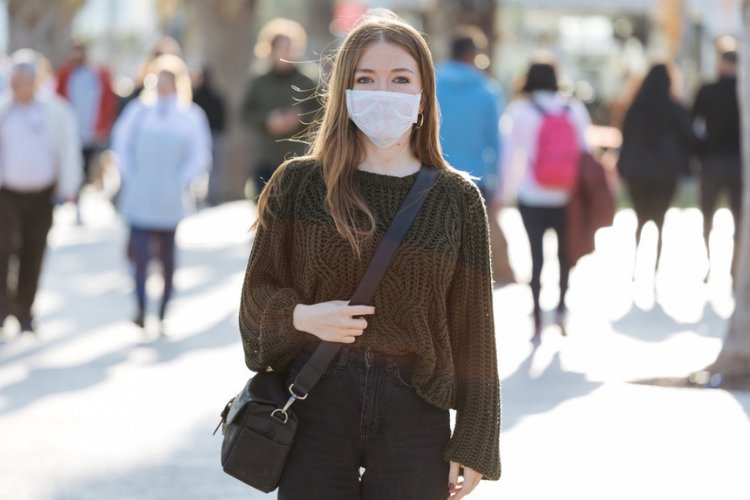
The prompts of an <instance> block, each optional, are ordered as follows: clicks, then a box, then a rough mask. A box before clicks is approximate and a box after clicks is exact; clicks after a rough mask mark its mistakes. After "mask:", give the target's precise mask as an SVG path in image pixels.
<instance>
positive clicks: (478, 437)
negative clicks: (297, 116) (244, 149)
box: [239, 10, 500, 500]
mask: <svg viewBox="0 0 750 500" xmlns="http://www.w3.org/2000/svg"><path fill="white" fill-rule="evenodd" d="M327 89H328V91H327V95H328V99H327V101H326V107H325V108H324V115H323V117H322V121H321V124H320V128H319V130H318V131H317V135H316V136H315V140H314V142H313V144H312V145H311V149H310V155H309V156H305V157H302V158H298V159H292V160H289V161H287V162H286V163H284V164H283V165H282V166H280V167H279V169H278V170H276V172H275V173H274V175H273V176H272V177H271V180H270V181H269V183H268V184H267V185H266V187H265V189H264V190H263V192H262V193H261V195H260V199H259V200H258V217H259V218H258V222H257V233H256V236H255V240H254V243H253V249H252V252H251V254H250V258H249V261H248V267H247V274H246V277H245V282H244V285H243V290H242V297H241V304H240V316H239V320H240V332H241V335H242V344H243V347H244V351H245V361H246V364H247V366H248V368H250V369H251V370H253V371H259V370H266V369H267V368H269V367H271V368H272V369H273V370H276V371H282V372H283V371H288V372H289V379H288V380H290V381H293V380H294V377H295V376H296V372H297V371H298V370H299V369H300V368H301V367H302V366H303V365H304V364H305V362H306V361H307V359H308V358H309V356H310V353H311V351H312V350H313V349H315V347H316V346H317V345H318V344H319V342H320V341H329V342H339V343H342V344H344V346H343V347H342V349H341V350H340V351H339V354H338V355H337V357H336V358H335V360H334V361H333V363H331V365H330V367H329V368H328V370H327V371H326V373H325V374H324V375H323V377H322V378H321V380H320V381H319V382H318V383H317V384H316V385H315V387H314V388H313V389H312V390H311V391H310V393H309V394H308V396H307V397H306V398H305V399H304V400H298V401H297V402H296V403H295V405H294V411H295V414H296V416H297V419H298V432H297V434H296V435H295V441H294V446H293V447H292V448H291V450H290V453H289V456H288V459H287V462H286V466H285V469H284V472H283V475H282V477H281V484H280V487H279V498H280V499H283V500H297V499H299V500H301V499H304V500H316V499H325V500H337V499H342V500H345V499H346V500H348V499H352V498H361V499H364V500H371V499H385V498H388V499H404V500H406V499H409V500H419V499H436V498H448V497H449V496H451V498H455V499H460V498H464V497H466V496H467V495H468V494H469V493H470V492H471V491H472V490H473V489H474V487H475V486H476V485H477V483H479V481H480V479H481V478H482V477H484V478H487V479H498V477H499V476H500V455H499V433H500V393H499V382H498V373H497V354H496V351H495V332H494V321H493V309H492V276H491V270H490V255H489V253H490V252H489V238H488V232H487V215H486V211H485V208H484V202H483V200H482V196H481V194H480V192H479V189H478V188H477V187H476V185H475V184H473V183H472V182H471V180H470V179H469V178H468V176H466V175H465V174H462V173H460V172H458V171H456V170H455V169H453V168H451V167H449V166H448V165H447V164H446V163H445V161H444V159H443V155H442V153H441V151H440V144H439V139H438V108H437V102H436V99H435V76H434V69H433V66H432V57H431V55H430V52H429V49H428V47H427V43H426V42H425V40H424V38H423V37H422V35H420V34H419V32H417V31H416V30H415V29H414V28H413V27H411V26H409V25H408V24H406V23H405V22H404V21H403V20H401V19H400V18H398V17H397V16H396V15H395V14H393V13H392V12H390V11H384V10H378V11H370V12H369V13H367V14H365V16H364V17H363V18H362V20H360V22H359V24H358V25H356V26H355V27H354V28H353V29H352V30H351V31H350V32H349V34H348V35H347V37H346V39H345V40H344V42H343V44H342V45H341V48H340V49H339V50H338V53H337V55H336V59H335V61H334V63H333V67H332V70H331V74H330V82H329V84H328V87H327ZM422 168H435V169H437V177H436V179H435V183H434V185H433V187H432V189H431V191H430V192H429V193H428V194H427V196H426V198H425V200H424V205H423V206H422V208H421V211H420V213H419V214H418V215H417V217H416V219H415V220H414V222H413V224H412V226H411V227H410V229H409V231H408V232H407V234H406V237H405V239H404V241H403V243H402V245H401V247H400V248H399V250H398V252H397V253H396V255H395V257H394V259H393V261H392V262H391V264H390V266H389V267H388V269H387V271H386V273H385V276H384V278H383V280H382V282H381V283H380V285H379V287H378V289H377V291H376V293H375V296H374V299H373V303H372V304H370V305H350V304H349V302H348V298H349V297H351V294H352V293H353V292H354V290H355V287H356V285H357V283H358V282H359V281H360V279H361V278H362V275H363V273H364V271H365V268H366V267H367V266H368V264H369V262H370V259H371V258H372V256H373V254H374V252H375V248H376V246H377V244H378V243H379V242H380V240H381V239H382V237H383V232H384V231H385V229H386V227H387V226H388V225H389V223H390V221H391V220H392V219H393V217H394V215H395V213H396V212H397V210H398V208H399V206H400V204H401V202H402V201H403V199H404V198H405V197H406V194H407V192H408V191H409V190H410V188H411V187H412V185H413V184H414V182H415V180H416V178H417V176H418V175H419V172H420V170H421V169H422ZM287 383H289V382H287ZM449 408H455V409H456V420H455V422H456V424H455V428H454V429H453V433H452V435H451V429H450V418H449V414H448V409H449ZM361 469H363V471H364V472H362V473H361V474H360V470H361ZM460 470H463V482H461V481H460V480H459V471H460Z"/></svg>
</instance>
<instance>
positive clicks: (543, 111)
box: [529, 99, 570, 116]
mask: <svg viewBox="0 0 750 500" xmlns="http://www.w3.org/2000/svg"><path fill="white" fill-rule="evenodd" d="M529 102H530V103H531V105H532V106H533V107H534V109H536V110H537V111H539V114H540V115H542V116H549V115H552V114H553V113H550V112H549V111H547V110H546V109H544V108H543V107H542V105H541V104H539V103H538V102H537V101H536V100H535V99H529ZM569 112H570V102H568V101H565V104H564V105H563V107H562V113H560V114H562V115H567V114H568V113H569Z"/></svg>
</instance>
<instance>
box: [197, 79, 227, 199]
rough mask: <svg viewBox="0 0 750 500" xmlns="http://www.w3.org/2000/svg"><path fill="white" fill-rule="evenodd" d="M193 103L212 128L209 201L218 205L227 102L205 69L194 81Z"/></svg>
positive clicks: (221, 184)
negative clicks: (201, 111)
mask: <svg viewBox="0 0 750 500" xmlns="http://www.w3.org/2000/svg"><path fill="white" fill-rule="evenodd" d="M194 85H195V87H194V88H193V102H194V103H195V104H197V105H198V106H199V107H200V108H201V109H202V110H203V111H204V112H205V113H206V118H207V119H208V126H209V127H210V128H211V145H212V148H211V158H212V162H211V163H212V167H211V173H210V175H209V178H208V193H207V195H206V198H207V201H208V203H209V204H211V205H216V204H218V203H221V201H222V187H223V184H224V179H223V177H224V165H223V159H224V155H223V152H224V131H225V130H226V102H225V99H224V96H223V95H222V94H221V92H220V91H219V90H218V89H217V88H216V86H215V85H214V82H213V78H212V74H211V70H210V69H209V68H203V70H202V71H201V72H200V73H199V74H198V75H196V77H195V79H194Z"/></svg>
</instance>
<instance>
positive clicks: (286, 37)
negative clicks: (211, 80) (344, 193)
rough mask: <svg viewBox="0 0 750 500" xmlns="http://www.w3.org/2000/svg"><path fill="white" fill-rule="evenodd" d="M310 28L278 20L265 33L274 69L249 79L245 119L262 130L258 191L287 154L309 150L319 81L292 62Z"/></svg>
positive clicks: (256, 175) (255, 176) (256, 177)
mask: <svg viewBox="0 0 750 500" xmlns="http://www.w3.org/2000/svg"><path fill="white" fill-rule="evenodd" d="M305 37H306V35H305V30H304V28H302V26H301V25H299V24H298V23H296V22H294V21H290V20H288V19H274V20H271V21H269V23H267V24H266V26H264V28H263V29H262V30H261V33H260V35H259V37H258V38H259V42H258V43H259V45H260V47H261V48H260V49H258V50H256V52H259V53H260V54H261V55H262V54H263V53H264V49H263V47H266V46H267V49H268V50H269V51H270V52H268V58H269V62H270V64H271V68H270V69H269V70H268V71H267V72H265V73H263V74H260V75H257V76H255V77H253V78H252V79H251V80H250V81H249V82H248V84H247V88H246V90H245V95H244V98H243V102H242V118H243V120H244V121H245V124H246V125H247V126H248V127H250V128H251V129H252V130H254V131H255V132H256V134H257V141H258V142H257V146H258V147H257V150H256V151H255V156H254V159H255V165H254V168H253V180H254V186H255V194H256V195H257V194H259V193H260V192H261V190H262V189H263V186H264V185H265V183H266V182H268V180H269V179H270V178H271V175H272V174H273V172H274V170H275V169H276V167H277V166H278V165H280V164H281V163H282V162H283V161H284V160H285V159H287V158H289V157H291V156H299V155H302V154H304V152H305V149H306V147H307V144H306V143H305V142H303V139H304V138H303V137H301V135H302V133H303V132H304V131H305V129H306V124H308V123H311V122H312V121H313V119H314V116H313V113H314V112H315V111H316V110H317V109H318V103H317V101H316V100H315V99H314V97H313V95H314V91H315V82H313V80H312V79H311V78H309V77H308V76H306V75H304V74H303V73H302V72H301V71H300V70H299V69H297V67H296V66H295V64H294V63H293V62H292V61H294V60H297V59H299V57H300V56H301V55H302V54H303V53H304V50H305V49H304V44H305Z"/></svg>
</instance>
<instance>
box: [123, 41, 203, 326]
mask: <svg viewBox="0 0 750 500" xmlns="http://www.w3.org/2000/svg"><path fill="white" fill-rule="evenodd" d="M148 80H151V81H153V84H152V85H151V86H148V85H147V87H146V89H145V90H144V92H143V93H142V95H141V97H140V98H139V99H136V100H133V101H131V102H130V103H129V104H128V105H127V106H126V107H125V109H124V110H123V112H122V115H121V116H120V118H119V119H118V120H117V122H116V123H115V127H114V130H113V133H112V148H113V150H114V152H115V154H116V156H117V166H118V168H119V170H120V174H121V177H122V189H121V191H120V196H119V200H118V208H119V210H120V214H121V215H122V217H123V219H124V220H125V222H126V223H127V225H128V226H129V227H130V239H129V243H128V245H129V247H128V253H129V255H130V257H131V258H132V261H133V264H134V268H133V271H134V278H135V292H136V306H137V311H136V315H135V317H134V319H133V322H134V323H135V324H136V325H137V326H139V327H141V328H143V326H144V323H145V316H146V305H147V304H146V303H147V297H146V275H147V270H148V264H149V261H150V260H151V259H152V258H157V259H158V260H159V261H160V264H161V271H162V275H163V277H164V291H163V293H162V297H161V302H160V306H159V320H163V319H164V317H165V315H166V310H167V306H168V304H169V299H170V297H171V294H172V277H173V275H174V269H175V233H176V231H177V225H178V224H179V222H180V220H182V218H183V217H185V215H187V214H188V213H189V212H190V211H191V210H192V209H193V208H194V207H193V200H192V197H191V194H190V185H191V184H192V183H193V181H195V180H196V179H197V178H199V177H200V176H202V175H205V174H207V173H208V171H209V169H210V168H211V131H210V129H209V126H208V120H207V119H206V115H205V113H204V112H203V110H202V109H200V108H199V107H198V106H197V105H195V104H193V102H192V90H191V85H190V77H189V75H188V71H187V66H186V65H185V63H184V62H183V61H182V60H181V59H180V58H179V57H177V56H173V55H169V54H165V55H162V56H160V57H159V58H157V59H156V60H154V62H153V63H152V65H151V66H150V67H149V76H148V77H147V83H148ZM161 333H162V334H163V333H164V331H163V330H162V331H161Z"/></svg>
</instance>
